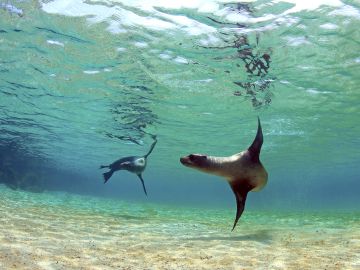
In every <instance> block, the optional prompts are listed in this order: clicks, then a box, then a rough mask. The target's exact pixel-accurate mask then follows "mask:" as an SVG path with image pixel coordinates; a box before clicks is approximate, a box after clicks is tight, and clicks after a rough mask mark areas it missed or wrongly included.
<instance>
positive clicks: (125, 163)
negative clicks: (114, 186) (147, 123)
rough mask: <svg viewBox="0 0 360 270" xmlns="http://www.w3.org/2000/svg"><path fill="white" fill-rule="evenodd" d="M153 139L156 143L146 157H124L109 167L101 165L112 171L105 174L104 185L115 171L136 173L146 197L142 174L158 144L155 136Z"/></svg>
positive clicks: (101, 167)
mask: <svg viewBox="0 0 360 270" xmlns="http://www.w3.org/2000/svg"><path fill="white" fill-rule="evenodd" d="M153 139H154V142H153V143H152V145H151V147H150V150H149V152H147V154H146V155H144V156H131V157H123V158H120V159H118V160H117V161H115V162H113V163H112V164H110V165H107V166H104V165H101V166H100V169H103V168H110V171H108V172H106V173H104V174H103V176H104V184H105V183H106V182H107V181H108V180H109V179H110V177H111V176H112V174H113V173H114V172H115V171H119V170H127V171H129V172H132V173H135V174H136V175H137V176H138V177H139V179H140V181H141V183H142V186H143V188H144V192H145V195H147V192H146V188H145V184H144V179H143V178H142V173H143V172H144V170H145V168H146V163H147V157H148V156H149V155H150V154H151V152H152V150H153V149H154V147H155V144H156V143H157V139H156V136H153Z"/></svg>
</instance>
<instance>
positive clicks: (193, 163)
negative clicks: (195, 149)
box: [180, 154, 207, 167]
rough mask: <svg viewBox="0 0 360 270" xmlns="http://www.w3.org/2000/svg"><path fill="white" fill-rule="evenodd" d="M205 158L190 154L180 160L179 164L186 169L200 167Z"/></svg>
mask: <svg viewBox="0 0 360 270" xmlns="http://www.w3.org/2000/svg"><path fill="white" fill-rule="evenodd" d="M206 159H207V156H205V155H200V154H190V155H188V156H185V157H181V158H180V162H181V163H182V164H183V165H184V166H187V167H202V166H203V165H204V164H203V163H204V162H205V161H206Z"/></svg>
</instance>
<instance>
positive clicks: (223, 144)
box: [0, 0, 360, 269]
mask: <svg viewBox="0 0 360 270" xmlns="http://www.w3.org/2000/svg"><path fill="white" fill-rule="evenodd" d="M359 26H360V5H359V3H358V2H357V1H339V0H332V1H321V0H319V1H311V2H309V3H308V2H307V1H306V2H305V1H295V0H288V1H284V2H281V1H254V2H247V3H240V2H239V3H234V2H233V1H210V0H209V1H201V0H193V1H176V2H174V1H142V0H136V1H125V0H124V1H122V0H117V1H82V0H74V1H61V0H55V1H28V0H25V1H20V0H19V1H17V0H12V1H3V2H0V183H3V184H4V185H3V186H1V188H0V194H1V195H2V197H1V200H2V202H3V204H4V205H5V204H6V205H8V207H7V208H6V209H4V210H3V211H4V213H6V215H5V216H7V217H8V219H7V220H8V221H7V222H8V224H10V223H11V224H15V225H14V226H15V227H16V226H20V225H19V224H18V221H19V220H26V219H29V218H30V217H35V221H36V220H39V222H41V221H44V222H45V223H46V224H48V223H49V222H50V221H51V217H53V216H56V213H59V212H61V213H62V215H61V216H60V217H59V219H58V220H59V222H61V220H62V219H69V220H72V221H74V222H73V223H72V222H71V223H67V224H68V225H67V226H68V227H67V228H70V227H71V226H73V225H74V224H75V223H76V221H77V220H78V219H79V220H81V222H80V224H81V226H79V230H80V231H82V232H83V233H84V235H82V237H86V236H85V234H86V228H85V227H86V226H85V225H86V224H87V222H89V221H91V218H90V217H91V215H94V218H95V219H94V220H93V222H100V220H101V219H104V220H106V221H109V220H112V221H111V222H114V224H116V223H117V222H119V224H122V225H121V226H125V227H122V230H123V233H125V232H128V234H129V235H130V234H132V233H134V232H133V230H135V231H136V230H137V229H138V228H137V227H136V226H135V225H136V224H137V221H139V222H140V223H141V224H142V225H141V226H145V227H146V228H147V229H146V230H145V231H146V233H145V234H147V236H149V237H150V236H151V235H152V236H151V237H153V236H154V235H157V233H158V232H157V231H156V230H152V228H153V227H154V226H151V225H153V224H155V225H156V226H155V227H159V228H163V227H164V228H168V226H169V228H170V229H169V231H167V230H168V229H166V232H165V233H164V232H161V233H160V235H161V237H160V238H159V239H160V240H159V239H157V240H156V241H158V240H159V241H160V242H161V241H165V242H166V241H170V240H169V238H168V237H170V236H171V235H172V234H174V237H175V236H176V239H180V240H179V241H181V239H182V237H184V235H187V234H190V235H192V236H193V238H196V235H198V234H199V235H200V236H199V237H204V235H203V234H209V235H211V234H212V233H214V235H215V236H214V237H215V238H216V237H217V238H216V239H215V240H214V241H218V242H217V244H219V246H218V245H215V246H214V247H212V248H211V252H210V253H211V254H212V255H211V256H215V257H213V258H218V257H216V255H214V254H217V252H220V251H219V250H222V248H221V246H222V245H225V246H231V243H233V242H234V241H231V238H232V237H240V238H239V239H238V240H243V238H246V237H247V236H246V235H248V234H246V233H245V231H247V232H249V235H253V236H254V237H253V238H252V237H250V240H249V239H247V238H246V239H247V240H246V241H247V243H248V244H249V243H251V244H254V246H253V247H252V248H254V249H253V250H252V251H253V252H260V251H261V247H260V246H261V245H262V244H264V243H261V241H262V240H261V241H257V240H258V238H259V237H260V238H261V239H262V237H265V240H264V241H265V242H266V243H265V244H264V245H268V246H267V247H268V249H269V254H268V257H266V258H264V257H262V259H264V261H263V262H264V263H265V261H266V260H271V261H272V262H274V265H272V267H271V268H282V269H283V268H294V269H295V268H298V267H308V268H309V267H310V266H309V264H307V263H308V262H303V261H302V262H299V264H294V265H292V264H287V263H289V261H291V260H292V258H297V257H296V255H295V254H296V245H302V244H304V245H305V244H306V243H308V242H306V241H308V240H309V239H310V238H311V237H313V238H314V235H316V234H317V233H316V229H315V228H316V227H322V228H323V229H324V231H326V232H327V233H329V234H330V235H331V236H334V237H335V235H336V237H337V238H336V239H335V240H334V243H336V244H338V245H339V246H341V245H344V243H343V242H344V241H348V239H350V238H352V239H355V242H351V243H350V244H349V245H348V246H347V247H349V250H353V251H354V250H359V244H358V242H356V241H358V240H359V234H358V229H356V228H358V227H359V222H358V217H359V205H360V196H359V194H358V193H359V192H358V191H359V188H360V182H359V180H360V174H359V169H358V162H359V161H360V148H359V145H360V139H359V134H360V127H359V119H360V106H359V100H360V94H359V91H358V86H359V85H360V76H359V74H360V54H359V51H360V50H359V49H360V44H359V41H360V32H359V31H358V29H359ZM257 116H259V117H260V119H261V123H262V127H263V133H264V144H263V148H262V152H261V157H260V158H261V161H262V163H263V165H264V167H265V168H266V170H267V171H268V174H269V180H268V184H267V186H266V187H265V188H264V189H263V190H262V191H261V192H258V193H250V194H249V196H248V199H247V204H246V210H245V212H244V214H243V216H242V217H241V220H240V226H239V228H237V231H236V232H235V234H236V233H238V234H240V236H239V235H237V236H235V234H230V232H229V230H230V229H231V225H232V222H233V218H234V215H235V199H234V197H233V194H232V192H231V189H230V188H229V186H228V184H226V182H225V181H223V180H222V179H219V177H215V176H211V175H206V174H202V173H200V172H197V171H195V170H190V169H188V168H185V167H184V166H182V165H181V164H180V162H179V158H180V157H181V156H184V155H187V154H189V153H203V154H208V155H214V156H229V155H232V154H234V153H237V152H240V151H242V150H244V149H246V148H247V147H248V146H249V145H250V144H251V142H252V140H253V138H254V136H255V133H256V129H257ZM152 135H157V138H158V144H157V145H156V147H155V149H154V151H153V152H152V154H151V155H150V156H149V160H148V166H147V168H146V170H145V172H144V173H143V177H144V180H145V184H146V187H147V191H148V195H149V196H147V197H146V196H144V194H143V191H142V187H141V184H140V182H139V180H138V179H137V177H136V176H135V175H133V174H130V173H128V172H125V171H121V172H116V173H115V174H114V176H113V177H112V178H111V179H110V181H109V182H108V183H107V184H106V185H104V184H103V179H102V174H101V173H102V171H100V170H99V169H98V168H99V166H100V165H102V164H109V163H111V162H113V161H115V160H116V159H118V158H120V157H124V156H133V155H143V154H145V153H146V152H147V151H148V149H149V147H150V145H151V143H152V138H151V136H152ZM75 194H81V195H82V196H80V195H75ZM77 196H79V197H77ZM17 201H19V204H18V205H16V207H17V208H16V209H17V210H18V212H19V219H12V218H11V217H12V215H13V213H14V212H16V211H15V210H14V209H15V208H13V207H15V205H14V203H15V202H17ZM6 202H7V203H6ZM33 204H34V205H33ZM29 207H30V208H31V209H32V210H34V211H33V215H30V216H27V214H26V209H28V208H29ZM42 208H43V210H41V209H42ZM36 211H40V212H38V213H42V214H43V215H44V219H42V218H41V215H39V214H36V213H37V212H36ZM41 211H43V212H41ZM82 211H84V212H85V213H84V215H80V214H81V213H82ZM52 213H55V214H54V215H52ZM78 215H80V217H83V219H81V218H80V217H78V219H77V216H78ZM89 216H90V217H89ZM304 216H306V217H307V218H306V219H305V218H304ZM178 217H181V220H182V221H181V222H180V223H179V221H178ZM352 219H354V220H353V221H349V220H352ZM304 220H307V221H304ZM307 222H308V223H307ZM127 223H128V224H130V225H131V226H130V225H129V228H128V231H127V229H126V224H127ZM101 224H103V225H104V226H106V225H105V224H104V223H101ZM169 224H170V225H169ZM178 224H182V225H178ZM307 224H308V225H309V228H310V232H309V234H308V235H307V234H306V235H307V236H308V237H309V238H306V237H305V238H306V239H308V240H306V239H305V238H304V239H305V240H304V239H302V238H301V235H302V231H301V229H302V228H303V227H304V226H305V227H306V226H307ZM334 224H335V225H334ZM341 224H343V225H341ZM333 225H334V226H335V227H336V226H340V227H341V226H344V228H343V229H344V230H345V231H346V233H344V231H341V230H340V229H339V231H336V232H335V231H331V230H332V229H333ZM74 226H75V225H74ZM114 226H116V225H114ZM147 226H148V227H147ZM285 227H286V228H285ZM290 227H293V228H296V230H299V231H298V232H297V233H295V235H296V236H297V237H298V238H296V237H295V238H296V239H297V240H298V241H295V242H294V243H295V245H294V246H293V247H294V250H293V251H291V252H290V251H289V252H290V253H289V254H292V255H291V256H290V255H289V256H290V257H284V258H282V262H283V263H285V264H281V263H280V262H277V261H276V259H274V258H278V257H277V256H280V255H274V254H272V253H271V251H270V249H271V248H270V247H272V246H276V243H279V245H285V244H284V243H285V242H286V241H285V240H284V238H283V237H281V233H279V230H281V228H283V229H284V230H285V231H286V233H285V234H286V235H287V236H289V235H290V234H291V232H290V231H291V229H290ZM49 228H50V227H49ZM175 228H176V229H178V230H175ZM251 228H254V229H251ZM354 228H355V229H354ZM56 230H58V234H59V235H61V234H63V235H64V234H66V232H65V231H64V230H63V229H62V228H61V226H59V227H54V228H53V231H51V232H54V233H55V232H56ZM104 230H105V229H104ZM164 230H165V229H164ZM351 230H353V233H350V231H351ZM20 231H21V230H20ZM70 231H71V230H70ZM264 231H266V233H265V236H264V233H263V232H264ZM5 232H6V231H5ZM92 232H94V234H97V235H98V237H99V238H101V237H104V238H105V239H109V238H111V237H110V235H108V234H106V235H102V233H101V232H102V231H96V228H95V227H92ZM38 233H39V231H33V232H32V233H31V232H30V233H29V235H30V236H31V237H36V235H37V234H38ZM70 233H71V235H76V232H72V231H71V232H70ZM342 233H344V234H342ZM87 234H88V235H89V234H90V233H89V232H87ZM135 234H136V233H135ZM5 235H6V233H4V232H3V234H2V237H3V239H5V238H6V237H5ZM51 235H52V234H51V233H50V235H49V237H50V238H51ZM0 236H1V235H0ZM118 236H119V235H118ZM147 236H146V235H142V236H141V237H145V238H144V239H146V237H147ZM11 237H15V238H16V233H15V234H14V235H13V236H11ZM129 237H130V236H129ZM141 237H139V238H141ZM151 237H150V238H151ZM162 237H164V238H162ZM242 237H243V238H242ZM45 238H46V237H45ZM45 238H44V239H45ZM130 238H131V237H130ZM130 238H129V239H130ZM268 238H272V239H275V240H274V241H273V242H271V241H270V240H269V241H267V240H266V239H268ZM315 238H316V237H315ZM330 238H331V237H330ZM24 239H25V240H24ZM129 239H128V240H129ZM141 239H143V238H141ZM151 239H152V240H154V239H153V238H151ZM331 239H332V238H331ZM130 240H131V239H130ZM130 240H129V241H130ZM133 240H134V239H133ZM322 240H323V239H322ZM9 241H10V240H9ZM24 241H25V242H26V241H32V240H26V237H25V236H24V238H23V239H22V238H19V239H17V241H15V242H17V243H24ZM39 241H40V240H39ZM44 241H45V240H44ZM131 241H132V240H131ZM131 241H130V242H131ZM154 241H155V240H154ZM156 241H155V242H156ZM222 241H224V242H222ZM284 241H285V242H284ZM45 242H46V241H45ZM125 242H126V241H125ZM170 242H171V241H170ZM190 242H191V245H192V247H193V248H194V249H195V250H196V249H197V248H200V247H202V248H203V247H204V246H203V245H199V243H198V242H196V241H190ZM200 242H201V241H200ZM4 243H5V242H3V244H4ZM126 243H128V242H126ZM131 243H133V244H134V245H136V244H139V243H137V242H136V241H135V240H134V242H131ZM156 243H158V242H156ZM177 243H178V242H176V241H175V242H171V245H170V244H169V245H170V246H172V245H175V244H177ZM206 243H211V242H206ZM319 243H320V242H319ZM319 243H318V244H316V243H311V244H309V245H310V247H314V248H316V249H319V250H321V249H322V248H321V247H322V246H321V244H319ZM3 244H1V245H3ZM40 244H41V245H44V242H41V243H40ZM258 244H259V246H258ZM4 245H5V244H4ZM316 245H318V246H316ZM329 245H330V242H327V241H325V243H324V245H323V249H326V247H327V248H329ZM70 246H71V245H70ZM205 246H206V248H210V246H207V245H205ZM21 247H22V246H21ZM57 247H58V248H59V250H61V247H64V246H63V243H59V245H58V246H57ZM14 248H15V247H14ZM78 248H80V247H78ZM152 248H153V247H149V246H147V247H146V248H145V249H144V250H145V253H144V254H150V255H149V256H150V257H149V259H151V260H152V259H154V258H158V261H156V260H155V259H154V260H155V261H156V262H155V261H154V262H153V263H154V264H153V265H157V262H163V261H164V260H163V258H162V257H161V256H162V255H161V254H160V255H161V256H160V255H159V254H157V255H156V254H154V253H152V252H151V250H152ZM186 248H188V250H192V249H191V248H190V247H188V246H186ZM19 250H21V248H19ZM59 250H57V251H58V252H60V251H59ZM275 250H276V249H275ZM349 250H347V249H346V250H345V251H344V252H345V253H341V256H343V257H342V258H343V259H339V261H344V256H345V255H346V254H347V255H349V256H350V255H351V256H352V253H351V251H349ZM103 251H104V250H103ZM233 251H234V256H235V254H236V252H239V251H241V252H243V251H244V250H238V249H236V248H235V249H234V250H233ZM335 251H336V249H334V252H335ZM69 252H70V251H69ZM213 252H214V254H213ZM279 252H280V253H279V254H281V252H283V249H279ZM284 252H285V251H284ZM292 252H294V253H292ZM324 252H325V251H324ZM35 253H36V252H35ZM35 253H34V251H29V254H35ZM54 253H55V250H54V252H53V253H52V254H54ZM70 253H71V252H70ZM100 253H101V252H100ZM335 253H336V252H335ZM335 253H333V254H332V255H333V256H335V255H334V254H335ZM36 254H37V253H36ZM50 254H51V252H50ZM101 254H102V253H101ZM304 254H305V253H304ZM321 254H322V255H321V258H322V259H324V258H328V257H329V256H330V257H331V256H332V255H329V254H330V253H328V254H326V252H325V253H324V254H323V253H321ZM336 254H337V255H339V254H338V253H336ZM344 254H345V255H344ZM23 255H24V254H23ZM38 255H39V254H38ZM337 255H336V256H337ZM9 256H10V255H9ZM24 256H25V255H24ZM29 256H30V255H29ZM39 256H40V255H39ZM64 256H65V257H66V256H67V255H66V254H65V255H64ZM87 256H88V254H87ZM89 256H90V255H89ZM114 256H115V255H114ZM136 256H143V255H139V254H137V255H136ZM156 256H160V257H161V258H162V259H161V258H160V257H156ZM179 256H180V255H179ZM181 256H183V257H184V262H186V258H188V257H189V256H190V255H189V254H182V255H181ZM181 256H180V257H181ZM199 256H200V255H199ZM201 256H202V257H203V255H201ZM204 256H205V255H204ZM231 256H232V255H231ZM231 256H230V257H229V260H228V261H226V262H225V261H224V262H223V264H221V262H220V261H221V260H220V259H219V260H218V261H216V263H214V264H209V268H208V269H216V268H217V267H218V268H221V265H223V266H224V268H227V269H237V268H236V267H235V265H236V260H235V259H234V258H233V257H231ZM271 256H273V257H271ZM292 256H293V257H292ZM304 256H305V255H304ZM304 256H303V257H304ZM319 256H320V255H319ZM336 256H335V257H336ZM339 256H340V255H339ZM341 256H340V257H341ZM351 256H350V257H348V262H349V264H346V265H338V266H336V265H335V263H336V262H330V261H327V260H326V259H324V260H319V262H322V263H325V262H326V265H328V266H329V265H330V266H331V267H334V269H341V267H342V268H344V267H345V268H346V267H347V268H350V269H351V268H355V267H359V261H358V257H356V256H355V257H354V256H353V257H351ZM10 257H11V256H10ZM115 257H116V256H115ZM190 257H191V256H190ZM190 257H189V258H190ZM280 257H281V256H280ZM340 257H339V258H340ZM81 258H84V257H81ZM204 258H205V257H204ZM204 260H207V259H204ZM314 260H316V258H314V257H312V260H310V261H314ZM50 261H52V260H50ZM189 261H191V259H189ZM250 261H251V260H250ZM260 261H261V260H260ZM295 261H296V260H295ZM0 262H1V263H2V264H0V267H7V266H9V265H10V264H11V263H13V261H11V260H10V261H9V262H8V263H9V264H7V263H4V262H5V261H4V260H3V259H2V260H0ZM177 262H179V261H177ZM181 262H182V261H181V260H180V262H179V264H170V266H169V269H174V268H180V269H190V267H186V266H185V265H186V264H185V265H182V264H181ZM193 262H194V263H195V264H194V265H197V264H196V262H197V261H196V260H195V261H193ZM16 263H19V262H16ZM42 263H45V262H44V261H42ZM97 263H98V262H97ZM254 263H255V265H252V266H251V265H245V264H244V268H247V267H248V268H251V267H258V268H261V267H265V264H262V263H260V262H259V261H257V262H254ZM100 264H101V263H100ZM89 265H91V263H89ZM94 265H95V262H94ZM126 265H127V266H129V267H130V266H132V267H134V266H133V265H132V263H131V261H126V263H125V262H124V264H123V267H124V268H125V266H126ZM199 265H200V264H199ZM199 265H198V266H199ZM324 265H325V264H320V267H322V268H324ZM36 267H40V268H41V267H42V268H44V269H46V267H48V268H51V267H52V268H55V269H57V268H56V265H51V264H46V263H45V264H41V265H40V264H39V265H38V266H36ZM63 267H68V268H69V267H70V268H71V267H73V268H76V264H74V262H73V261H71V262H68V264H67V263H65V264H64V265H63ZM89 267H90V266H89ZM97 267H100V266H97ZM115 267H117V266H116V265H114V264H111V265H110V266H109V268H115ZM158 267H159V268H164V267H162V266H158ZM194 267H195V266H194ZM204 267H205V266H204ZM336 267H338V268H336ZM155 268H156V267H155ZM155 268H154V269H155ZM199 268H201V267H200V266H199V267H198V269H199ZM313 268H314V269H315V266H313ZM60 269H61V268H60ZM90 269H91V267H90ZM94 269H96V267H95V266H94ZM130 269H131V267H130ZM134 269H136V268H134ZM194 269H196V268H194Z"/></svg>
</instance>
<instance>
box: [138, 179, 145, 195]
mask: <svg viewBox="0 0 360 270" xmlns="http://www.w3.org/2000/svg"><path fill="white" fill-rule="evenodd" d="M137 176H138V177H139V179H140V181H141V183H142V186H143V189H144V192H145V195H146V196H147V192H146V188H145V183H144V179H143V178H142V176H141V174H138V175H137Z"/></svg>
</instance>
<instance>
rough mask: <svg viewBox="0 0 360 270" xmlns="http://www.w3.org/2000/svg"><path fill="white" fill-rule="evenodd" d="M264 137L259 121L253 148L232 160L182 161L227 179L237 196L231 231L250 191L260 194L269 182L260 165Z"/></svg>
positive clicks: (202, 157)
mask: <svg viewBox="0 0 360 270" xmlns="http://www.w3.org/2000/svg"><path fill="white" fill-rule="evenodd" d="M262 144H263V134H262V129H261V124H260V118H258V130H257V134H256V137H255V139H254V141H253V143H252V144H251V145H250V147H249V148H248V149H246V150H244V151H242V152H240V153H237V154H234V155H232V156H229V157H214V156H207V155H201V154H191V155H188V156H185V157H181V158H180V162H181V163H182V164H183V165H185V166H187V167H190V168H194V169H197V170H200V171H203V172H206V173H210V174H215V175H219V176H222V177H224V178H225V179H226V180H227V181H228V183H229V184H230V187H231V189H232V191H233V192H234V194H235V198H236V204H237V211H236V217H235V221H234V226H233V228H232V231H233V230H234V229H235V226H236V224H237V222H238V220H239V218H240V216H241V214H242V213H243V211H244V208H245V201H246V197H247V194H248V192H249V191H259V190H261V189H262V188H263V187H264V186H265V185H266V183H267V179H268V174H267V172H266V170H265V168H264V167H263V165H262V164H261V162H260V159H259V155H260V150H261V146H262Z"/></svg>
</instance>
